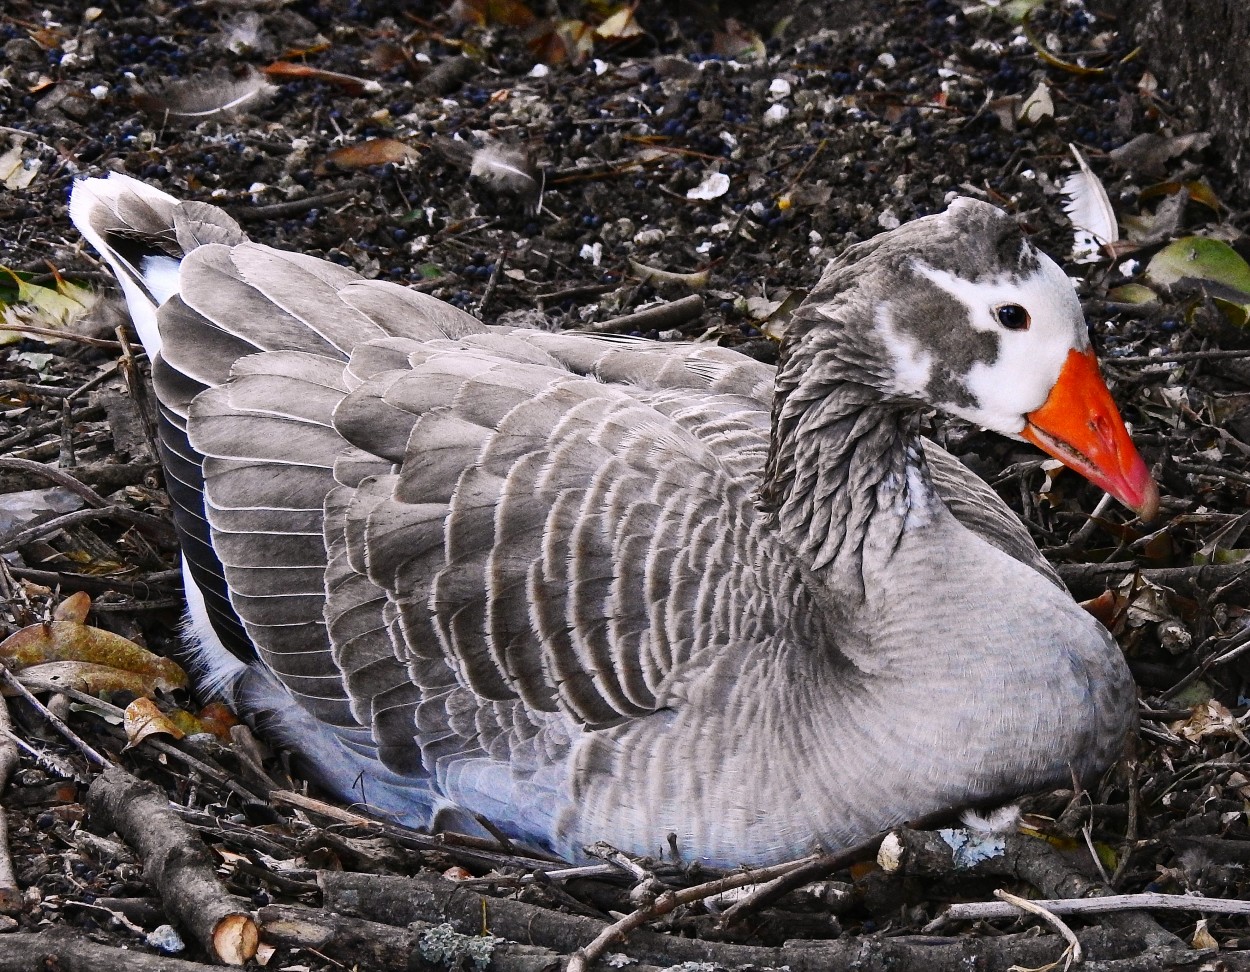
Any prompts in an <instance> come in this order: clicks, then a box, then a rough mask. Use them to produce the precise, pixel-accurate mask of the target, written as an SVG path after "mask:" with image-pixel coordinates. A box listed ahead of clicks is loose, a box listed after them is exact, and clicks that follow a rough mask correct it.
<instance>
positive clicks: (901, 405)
mask: <svg viewBox="0 0 1250 972" xmlns="http://www.w3.org/2000/svg"><path fill="white" fill-rule="evenodd" d="M818 306H819V307H820V310H815V311H813V313H812V314H810V315H809V316H808V318H807V319H806V320H804V321H801V322H798V326H797V328H795V329H794V330H792V331H791V333H790V335H789V338H788V340H787V342H786V344H785V345H784V346H783V348H782V361H781V365H780V367H779V369H778V372H777V386H776V393H775V397H774V400H773V435H772V441H771V444H770V449H769V456H768V462H767V465H766V467H765V474H764V481H763V485H762V486H761V490H760V496H761V501H762V504H763V506H764V508H765V509H766V510H767V511H768V513H769V515H770V517H771V518H772V521H773V522H774V523H775V525H776V526H777V527H778V528H779V529H780V530H781V532H782V533H783V534H784V535H785V536H786V537H787V538H788V539H789V540H790V542H791V543H793V544H794V545H795V547H796V548H797V550H798V552H799V553H800V554H801V556H802V557H803V559H804V560H806V561H807V563H808V565H809V566H810V568H811V569H813V570H815V571H818V572H820V573H822V574H824V575H825V576H826V578H827V579H828V580H829V581H830V582H832V583H833V584H834V586H836V587H839V588H841V587H849V588H850V589H851V590H852V591H855V592H859V593H862V591H863V572H864V566H865V565H864V557H865V553H866V551H872V552H873V553H874V554H875V555H877V556H880V557H882V558H884V559H888V558H889V557H890V556H891V554H892V553H893V551H894V549H895V548H896V547H897V544H898V541H899V539H900V538H901V536H902V533H903V531H904V529H905V528H906V527H907V525H908V522H909V519H914V518H927V514H928V510H929V509H930V505H931V504H933V503H936V502H938V500H937V499H936V498H935V496H934V493H933V489H932V485H931V482H930V478H929V472H928V468H927V466H926V464H925V461H924V456H923V452H922V450H921V447H920V440H919V433H918V431H917V420H916V416H915V406H914V404H912V403H910V402H906V401H901V400H899V399H897V398H894V397H892V396H891V395H890V393H889V392H888V391H887V390H886V389H887V378H886V375H888V373H889V366H888V364H887V363H886V361H885V357H886V352H885V350H884V348H882V347H881V346H880V345H879V344H878V343H877V342H876V341H874V340H866V339H865V333H864V329H863V328H862V327H856V328H854V329H852V328H848V327H846V326H845V325H844V324H843V323H842V317H843V315H845V314H847V313H853V312H858V313H868V312H869V311H868V309H867V308H865V307H862V306H859V307H848V306H845V305H844V306H841V307H838V306H831V305H829V304H822V305H818ZM813 318H814V319H813ZM851 335H854V336H853V337H852V336H851Z"/></svg>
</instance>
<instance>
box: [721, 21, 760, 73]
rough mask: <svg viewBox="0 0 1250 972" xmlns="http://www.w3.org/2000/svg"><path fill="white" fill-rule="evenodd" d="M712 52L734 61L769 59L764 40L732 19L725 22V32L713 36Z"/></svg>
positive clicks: (744, 25)
mask: <svg viewBox="0 0 1250 972" xmlns="http://www.w3.org/2000/svg"><path fill="white" fill-rule="evenodd" d="M712 50H713V51H714V52H715V53H716V54H719V55H720V56H721V57H726V58H729V59H730V60H733V61H744V62H749V61H762V60H764V59H765V58H766V57H768V48H767V47H766V46H765V44H764V40H763V38H761V37H760V35H759V34H757V33H756V32H755V31H754V30H752V29H751V28H750V27H748V26H747V25H746V24H744V23H741V22H740V21H737V20H734V19H733V18H732V17H730V18H729V19H727V20H726V21H725V29H724V30H718V31H716V32H714V33H713V34H712Z"/></svg>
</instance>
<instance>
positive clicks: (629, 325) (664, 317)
mask: <svg viewBox="0 0 1250 972" xmlns="http://www.w3.org/2000/svg"><path fill="white" fill-rule="evenodd" d="M702 313H703V298H702V296H700V295H699V294H691V295H690V296H689V297H682V298H681V299H680V300H674V301H670V302H669V303H667V304H660V305H659V306H657V307H648V308H647V309H646V310H640V311H637V312H635V313H633V314H625V315H624V316H623V317H613V318H609V319H608V320H606V321H599V322H598V323H597V324H586V325H584V326H582V327H579V328H575V329H574V330H575V331H582V332H585V333H591V334H622V333H627V332H629V331H651V330H655V331H658V330H661V329H664V330H668V329H671V328H674V327H680V326H681V325H683V324H685V323H686V322H687V321H693V320H694V319H695V318H697V317H698V316H699V315H701V314H702Z"/></svg>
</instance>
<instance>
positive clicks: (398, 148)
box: [321, 138, 417, 172]
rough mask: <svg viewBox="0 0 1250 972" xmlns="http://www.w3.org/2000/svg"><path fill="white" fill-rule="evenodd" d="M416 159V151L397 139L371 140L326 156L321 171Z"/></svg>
mask: <svg viewBox="0 0 1250 972" xmlns="http://www.w3.org/2000/svg"><path fill="white" fill-rule="evenodd" d="M416 157H417V150H416V149H414V148H413V147H412V146H410V145H407V144H405V143H404V142H401V141H399V139H397V138H371V139H368V140H366V141H364V142H358V143H356V144H355V145H344V146H342V147H341V148H336V149H334V151H332V152H330V153H329V154H328V155H326V158H325V163H324V165H323V167H322V168H321V171H323V172H324V171H325V168H326V167H328V166H334V167H336V168H339V169H348V170H354V169H368V168H371V167H372V166H375V165H386V164H387V163H388V162H396V163H399V162H407V161H408V160H409V159H415V158H416Z"/></svg>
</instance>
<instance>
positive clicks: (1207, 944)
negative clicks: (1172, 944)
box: [1189, 918, 1220, 948]
mask: <svg viewBox="0 0 1250 972" xmlns="http://www.w3.org/2000/svg"><path fill="white" fill-rule="evenodd" d="M1189 944H1190V945H1192V946H1193V947H1194V948H1219V947H1220V943H1219V942H1217V941H1216V940H1215V936H1214V935H1212V934H1211V933H1210V932H1209V931H1207V919H1206V918H1199V919H1198V922H1197V924H1196V925H1195V927H1194V937H1193V938H1191V939H1190V940H1189Z"/></svg>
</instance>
